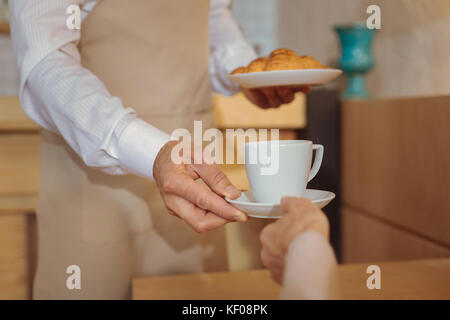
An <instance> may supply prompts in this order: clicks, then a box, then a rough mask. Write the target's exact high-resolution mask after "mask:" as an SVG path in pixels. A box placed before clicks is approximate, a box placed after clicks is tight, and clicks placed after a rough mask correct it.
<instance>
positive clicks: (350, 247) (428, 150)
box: [341, 96, 450, 262]
mask: <svg viewBox="0 0 450 320" xmlns="http://www.w3.org/2000/svg"><path fill="white" fill-rule="evenodd" d="M341 115H342V202H343V221H342V242H343V248H342V251H343V257H344V262H362V261H370V260H378V261H381V260H395V259H406V258H408V259H415V258H425V257H427V258H428V257H441V256H449V255H450V202H449V201H448V198H449V195H450V192H449V186H450V148H449V145H450V97H449V96H440V97H426V98H405V99H392V100H369V101H358V100H354V101H350V100H349V101H345V102H344V103H343V106H342V112H341Z"/></svg>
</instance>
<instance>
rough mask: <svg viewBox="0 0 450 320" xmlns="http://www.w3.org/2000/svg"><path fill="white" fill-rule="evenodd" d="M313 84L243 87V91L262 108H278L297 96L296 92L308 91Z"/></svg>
mask: <svg viewBox="0 0 450 320" xmlns="http://www.w3.org/2000/svg"><path fill="white" fill-rule="evenodd" d="M309 91H311V86H303V87H291V86H283V87H265V88H255V89H246V88H242V92H243V93H244V95H245V96H246V97H247V99H248V100H250V101H251V102H252V103H253V104H255V105H257V106H258V107H260V108H263V109H268V108H278V107H279V106H281V105H282V104H286V103H290V102H292V100H294V98H295V93H296V92H303V93H308V92H309Z"/></svg>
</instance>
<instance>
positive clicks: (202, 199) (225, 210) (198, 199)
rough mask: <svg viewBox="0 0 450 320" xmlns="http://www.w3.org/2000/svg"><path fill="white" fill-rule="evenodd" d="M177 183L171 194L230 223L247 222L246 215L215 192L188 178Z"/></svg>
mask: <svg viewBox="0 0 450 320" xmlns="http://www.w3.org/2000/svg"><path fill="white" fill-rule="evenodd" d="M177 183H178V184H179V185H178V186H176V187H174V190H173V192H174V193H175V194H177V195H178V196H180V197H182V198H184V199H186V200H188V201H190V202H191V203H193V204H195V205H196V206H198V207H200V208H201V209H203V210H207V211H210V212H212V213H214V214H215V215H218V216H219V217H222V218H224V219H227V220H230V221H239V222H246V221H247V215H245V214H244V213H242V212H241V211H239V210H238V209H236V208H234V207H233V206H232V205H230V204H229V203H228V202H226V201H225V200H224V199H223V198H222V197H220V196H218V195H217V194H216V193H215V192H212V191H211V190H209V188H208V187H207V186H205V185H202V184H200V183H196V182H195V181H193V180H190V179H189V178H186V179H183V178H180V179H178V181H177Z"/></svg>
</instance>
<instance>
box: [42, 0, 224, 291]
mask: <svg viewBox="0 0 450 320" xmlns="http://www.w3.org/2000/svg"><path fill="white" fill-rule="evenodd" d="M208 13H209V2H208V1H207V0H183V1H179V0H151V1H149V0H131V1H130V0H127V1H125V0H105V1H99V2H98V3H97V5H96V7H95V8H94V9H93V10H92V12H91V13H90V14H89V15H88V17H87V18H86V20H85V21H84V22H83V24H82V29H81V41H80V44H79V49H80V52H81V57H82V64H83V66H84V67H86V68H88V69H89V70H91V71H92V72H93V73H94V74H96V75H97V76H98V77H99V78H100V79H101V80H102V81H103V83H104V84H105V85H106V87H107V88H108V90H109V91H110V93H111V94H112V95H113V96H117V97H119V98H121V99H122V102H123V104H124V106H127V107H132V108H133V109H135V110H136V111H137V113H138V115H139V117H141V118H142V119H144V120H145V121H147V122H148V123H150V124H153V125H154V126H156V127H158V128H160V129H162V130H164V131H166V132H168V133H171V132H172V130H174V129H176V128H188V129H190V130H192V125H193V121H194V120H202V121H203V126H204V127H208V126H211V125H212V112H211V96H210V83H209V76H208ZM149 147H151V146H149ZM41 167H42V168H41V172H42V174H41V188H40V198H39V206H38V210H37V214H38V236H39V247H38V248H39V251H38V268H37V274H36V278H35V283H34V297H35V298H44V299H45V298H62V299H66V298H85V299H90V298H100V299H103V298H105V299H106V298H112V299H115V298H118V299H120V298H129V297H130V288H131V279H132V277H135V276H151V275H159V274H173V273H193V272H202V271H214V270H217V271H219V270H225V269H226V268H227V260H226V255H225V239H224V232H223V230H218V231H215V232H212V233H210V234H208V235H207V236H200V235H198V234H196V233H195V232H194V231H192V230H191V229H190V228H189V227H188V226H187V225H186V224H185V223H184V222H183V221H182V220H179V219H177V218H175V217H173V216H170V215H169V214H167V212H166V209H165V207H164V205H163V203H162V200H161V198H160V195H159V191H158V189H157V188H156V186H155V184H154V183H153V182H151V181H149V180H147V179H143V178H139V177H136V176H134V175H126V176H112V175H108V174H106V173H103V172H101V171H99V170H97V169H93V168H88V167H87V166H86V165H85V164H84V163H83V162H82V161H81V160H80V158H79V157H78V156H77V155H76V154H75V153H74V152H73V151H72V150H71V149H70V147H69V146H68V145H67V144H66V143H65V142H64V140H63V139H62V138H61V137H60V136H58V135H55V134H52V133H50V132H48V131H45V130H44V131H42V140H41ZM69 265H78V266H79V267H80V269H81V290H76V289H74V290H69V289H68V288H67V287H66V279H67V278H68V277H69V274H67V273H66V269H67V267H68V266H69Z"/></svg>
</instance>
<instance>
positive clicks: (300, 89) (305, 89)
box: [292, 86, 311, 94]
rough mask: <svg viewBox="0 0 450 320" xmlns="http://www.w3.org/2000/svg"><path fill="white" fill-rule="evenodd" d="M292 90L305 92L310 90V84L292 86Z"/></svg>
mask: <svg viewBox="0 0 450 320" xmlns="http://www.w3.org/2000/svg"><path fill="white" fill-rule="evenodd" d="M292 90H293V91H294V92H303V93H305V94H307V93H309V92H310V91H311V86H301V87H295V88H292Z"/></svg>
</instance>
